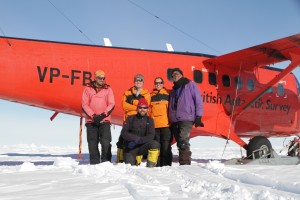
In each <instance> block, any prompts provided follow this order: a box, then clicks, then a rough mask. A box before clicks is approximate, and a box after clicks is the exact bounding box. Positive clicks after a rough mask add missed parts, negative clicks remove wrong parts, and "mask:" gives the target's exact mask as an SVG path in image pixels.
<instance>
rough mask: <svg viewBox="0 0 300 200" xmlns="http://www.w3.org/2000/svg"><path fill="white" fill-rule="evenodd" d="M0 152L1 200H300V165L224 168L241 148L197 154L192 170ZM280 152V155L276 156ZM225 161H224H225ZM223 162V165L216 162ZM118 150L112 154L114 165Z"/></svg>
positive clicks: (50, 152)
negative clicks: (91, 163) (93, 163)
mask: <svg viewBox="0 0 300 200" xmlns="http://www.w3.org/2000/svg"><path fill="white" fill-rule="evenodd" d="M77 152H78V147H71V146H65V147H56V146H45V145H40V146H37V145H34V144H23V145H1V146H0V199H1V200H8V199H9V200H10V199H22V200H26V199H30V200H32V199H43V200H48V199H56V200H59V199H62V200H66V199H72V200H73V199H122V200H123V199H138V200H140V199H156V200H160V199H161V200H162V199H173V200H175V199H257V200H258V199H259V200H261V199H270V200H271V199H279V200H285V199H300V176H299V172H300V165H292V166H291V165H286V166H283V165H282V166H259V165H243V166H241V165H239V166H237V165H224V164H223V161H224V159H230V158H234V157H240V155H241V153H240V150H239V149H238V148H235V149H234V148H231V149H229V150H228V149H227V150H225V153H224V155H223V156H220V155H221V154H222V152H223V149H222V148H210V149H208V148H206V149H201V148H194V149H192V152H193V155H192V159H193V160H192V165H191V166H179V165H178V152H176V150H175V148H173V153H174V161H173V165H172V166H171V167H170V166H167V167H156V168H146V167H145V162H143V163H142V165H141V166H138V167H136V166H130V165H125V164H123V163H121V164H115V163H109V162H105V163H101V164H98V165H89V160H88V153H87V149H83V159H82V160H81V161H78V160H77V156H78V155H77ZM277 152H278V151H277ZM220 157H222V158H221V159H220ZM216 158H218V159H216ZM115 159H116V148H115V147H114V148H113V161H115Z"/></svg>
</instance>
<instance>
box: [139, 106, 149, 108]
mask: <svg viewBox="0 0 300 200" xmlns="http://www.w3.org/2000/svg"><path fill="white" fill-rule="evenodd" d="M138 108H139V109H148V107H142V106H139V107H138Z"/></svg>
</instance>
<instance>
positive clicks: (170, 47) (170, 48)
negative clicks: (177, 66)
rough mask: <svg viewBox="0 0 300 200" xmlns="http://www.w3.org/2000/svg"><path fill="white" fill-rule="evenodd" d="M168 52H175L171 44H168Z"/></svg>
mask: <svg viewBox="0 0 300 200" xmlns="http://www.w3.org/2000/svg"><path fill="white" fill-rule="evenodd" d="M166 46H167V49H168V51H174V49H173V46H172V45H171V44H169V43H166Z"/></svg>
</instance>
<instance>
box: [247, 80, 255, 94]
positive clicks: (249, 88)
mask: <svg viewBox="0 0 300 200" xmlns="http://www.w3.org/2000/svg"><path fill="white" fill-rule="evenodd" d="M247 87H248V90H250V91H253V90H254V81H253V80H252V79H248V81H247Z"/></svg>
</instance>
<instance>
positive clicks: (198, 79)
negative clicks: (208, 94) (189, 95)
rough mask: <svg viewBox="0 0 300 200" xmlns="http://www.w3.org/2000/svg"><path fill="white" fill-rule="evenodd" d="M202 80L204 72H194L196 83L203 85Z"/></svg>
mask: <svg viewBox="0 0 300 200" xmlns="http://www.w3.org/2000/svg"><path fill="white" fill-rule="evenodd" d="M202 80H203V75H202V71H200V70H194V81H195V82H196V83H202Z"/></svg>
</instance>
